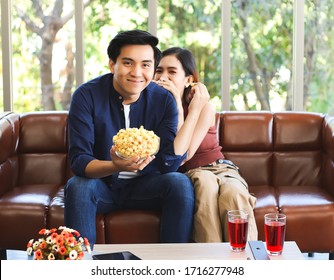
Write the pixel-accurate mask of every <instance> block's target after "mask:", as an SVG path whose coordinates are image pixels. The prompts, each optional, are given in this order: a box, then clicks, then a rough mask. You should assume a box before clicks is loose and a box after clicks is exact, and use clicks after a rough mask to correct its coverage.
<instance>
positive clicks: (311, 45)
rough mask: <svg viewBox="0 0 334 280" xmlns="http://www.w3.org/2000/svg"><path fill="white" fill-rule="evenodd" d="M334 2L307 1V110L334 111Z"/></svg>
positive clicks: (325, 0)
mask: <svg viewBox="0 0 334 280" xmlns="http://www.w3.org/2000/svg"><path fill="white" fill-rule="evenodd" d="M333 26H334V3H333V1H328V0H324V1H316V0H307V1H305V40H304V42H305V50H304V52H305V61H304V100H305V103H304V110H306V111H315V112H323V113H334V107H333V104H334V80H333V77H334V29H333Z"/></svg>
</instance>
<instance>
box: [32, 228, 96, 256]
mask: <svg viewBox="0 0 334 280" xmlns="http://www.w3.org/2000/svg"><path fill="white" fill-rule="evenodd" d="M39 234H41V235H43V237H41V238H39V239H38V240H34V239H31V240H30V241H29V242H28V245H27V254H28V255H29V256H31V255H32V254H33V255H34V259H35V260H81V259H83V257H84V251H87V252H88V253H89V254H90V253H91V249H90V244H89V241H88V239H87V238H85V237H80V233H79V232H78V231H76V230H74V229H70V228H67V227H64V226H60V227H59V228H58V229H56V228H53V229H45V228H44V229H41V230H40V231H39Z"/></svg>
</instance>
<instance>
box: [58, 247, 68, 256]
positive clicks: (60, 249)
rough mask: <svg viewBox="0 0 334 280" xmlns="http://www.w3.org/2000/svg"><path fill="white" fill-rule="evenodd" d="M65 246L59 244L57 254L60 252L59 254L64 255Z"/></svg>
mask: <svg viewBox="0 0 334 280" xmlns="http://www.w3.org/2000/svg"><path fill="white" fill-rule="evenodd" d="M66 251H67V250H66V248H65V247H64V246H61V247H60V248H59V251H58V252H59V254H61V255H65V254H66Z"/></svg>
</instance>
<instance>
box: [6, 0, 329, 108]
mask: <svg viewBox="0 0 334 280" xmlns="http://www.w3.org/2000/svg"><path fill="white" fill-rule="evenodd" d="M6 3H7V1H2V2H1V11H2V12H3V9H2V8H3V7H5V8H6V9H5V10H7V6H6ZM9 3H10V8H11V28H12V32H11V36H12V43H11V44H10V42H9V41H10V40H9V39H8V38H7V37H6V36H1V42H2V43H3V45H2V48H1V49H0V55H1V56H2V58H5V59H6V58H8V57H12V59H9V60H10V61H11V62H12V80H11V79H10V78H8V76H10V75H8V73H7V72H8V71H9V70H8V69H7V68H10V67H7V66H6V65H5V68H4V69H2V67H3V65H4V64H1V67H0V74H1V75H2V77H3V79H2V80H1V82H0V89H1V91H0V110H13V111H16V112H24V111H37V110H67V109H68V108H69V103H70V97H71V94H72V93H73V91H74V90H75V88H76V87H77V83H78V81H79V82H80V83H81V82H82V81H87V80H90V79H92V78H94V77H96V76H98V75H100V74H103V73H106V72H108V71H109V69H108V57H107V46H108V44H109V41H110V40H111V38H113V37H114V36H115V35H116V33H118V32H119V31H121V30H126V29H137V28H138V29H144V30H148V28H149V25H148V19H149V17H150V16H152V14H149V13H152V9H149V8H152V6H153V4H154V5H157V15H154V16H156V18H157V24H156V29H157V36H158V37H159V39H160V43H159V47H160V48H161V49H162V50H163V49H166V48H168V47H171V46H181V47H185V48H189V49H190V50H191V51H192V52H193V53H194V55H195V58H196V61H197V65H198V68H199V74H200V79H201V81H202V82H204V83H205V84H206V85H207V87H208V89H209V92H210V95H211V98H212V100H213V101H215V104H216V108H217V110H221V109H222V105H221V103H222V101H223V106H225V107H224V108H225V110H226V108H227V109H228V110H271V111H284V110H296V108H298V109H299V108H301V109H303V110H306V111H315V112H322V113H329V112H331V113H332V112H333V111H334V108H333V106H331V104H333V102H334V81H333V79H331V77H332V76H333V74H334V73H333V72H334V70H333V69H334V67H333V63H334V39H333V38H334V30H333V27H332V26H334V16H333V15H334V13H333V12H334V11H333V6H334V3H333V1H329V0H324V1H320V0H303V1H298V0H274V1H257V0H221V1H201V0H166V1H158V2H154V1H153V0H152V1H150V0H114V1H109V0H100V1H92V0H82V1H75V0H71V1H64V0H63V1H61V0H59V1H58V0H57V1H56V0H49V1H47V0H37V1H24V0H17V1H9ZM32 3H34V5H32ZM56 3H57V4H56ZM78 3H79V4H78ZM81 3H82V5H83V6H84V14H83V18H84V25H83V26H80V27H77V28H76V27H75V18H74V16H75V15H77V13H75V9H76V8H77V9H78V8H81V6H80V5H81ZM149 5H151V6H150V7H148V6H149ZM77 11H78V10H77ZM138 11H140V13H139V12H138ZM149 11H150V12H149ZM301 11H302V12H301ZM296 13H297V15H298V17H299V18H298V20H299V21H296ZM222 14H224V15H225V16H224V18H222ZM5 15H7V12H6V13H5ZM4 18H5V17H3V16H2V21H1V24H2V25H5V26H1V27H6V25H7V24H8V21H9V20H7V21H6V19H4ZM227 18H229V19H230V20H228V21H227V20H226V19H227ZM296 22H302V24H301V25H302V26H300V25H297V24H296ZM150 28H152V25H151V27H150ZM78 29H80V30H82V31H83V32H82V36H81V35H80V38H81V41H80V42H79V41H78V36H76V34H79V33H80V32H78ZM154 29H155V28H154ZM4 30H5V28H1V31H2V35H4V34H5V33H4ZM304 30H305V37H304V39H305V40H304V42H305V44H303V43H304V42H301V41H303V40H302V39H300V37H298V36H297V35H298V34H304ZM228 31H229V32H228ZM302 36H304V35H302ZM227 37H228V38H230V39H231V40H227ZM296 41H297V42H299V46H300V44H303V45H302V46H303V48H304V52H300V51H299V50H298V49H297V47H296V43H295V42H296ZM222 42H230V43H228V44H227V45H228V46H230V48H229V49H230V51H227V52H226V53H223V54H222ZM4 46H5V47H4ZM7 46H9V50H8V49H7ZM77 46H78V47H80V48H81V49H83V50H84V51H83V54H82V56H77V54H78V53H79V51H80V50H79V51H77V50H76V47H77ZM224 50H226V49H224ZM77 57H79V59H78V61H76V58H77ZM296 57H298V60H296ZM222 61H223V62H222ZM224 61H225V64H224ZM227 66H228V67H227ZM76 67H77V69H76ZM78 68H81V69H82V72H83V77H79V75H77V76H78V77H76V74H78ZM223 69H224V71H223ZM79 70H80V69H79ZM299 77H302V78H299ZM226 80H228V85H226ZM223 83H224V84H223ZM9 84H10V86H9ZM296 84H298V87H296ZM7 88H8V90H7ZM5 89H6V90H5ZM223 95H224V97H222V96H223ZM296 97H298V98H296ZM222 98H224V99H225V100H222ZM226 99H228V100H226ZM11 100H13V106H11V103H12V102H11ZM221 100H222V101H221ZM296 100H297V102H296Z"/></svg>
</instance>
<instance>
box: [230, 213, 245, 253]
mask: <svg viewBox="0 0 334 280" xmlns="http://www.w3.org/2000/svg"><path fill="white" fill-rule="evenodd" d="M228 231H229V237H230V245H231V247H232V250H233V251H242V250H244V249H245V247H246V243H247V233H248V221H247V219H239V218H238V219H234V220H233V221H229V222H228Z"/></svg>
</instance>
